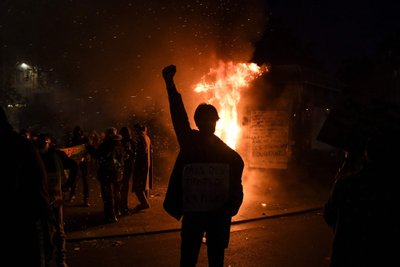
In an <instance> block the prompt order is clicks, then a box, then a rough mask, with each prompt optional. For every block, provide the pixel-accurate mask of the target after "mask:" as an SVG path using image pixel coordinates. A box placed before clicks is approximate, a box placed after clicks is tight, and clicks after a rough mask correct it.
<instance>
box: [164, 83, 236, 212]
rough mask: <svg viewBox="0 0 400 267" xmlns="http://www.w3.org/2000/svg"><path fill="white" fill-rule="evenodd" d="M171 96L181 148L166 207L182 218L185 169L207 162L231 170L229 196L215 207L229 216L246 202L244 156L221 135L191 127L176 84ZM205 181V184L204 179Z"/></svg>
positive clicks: (166, 199)
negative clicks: (210, 133)
mask: <svg viewBox="0 0 400 267" xmlns="http://www.w3.org/2000/svg"><path fill="white" fill-rule="evenodd" d="M168 96H169V102H170V112H171V118H172V122H173V126H174V129H175V133H176V136H177V139H178V142H179V146H180V151H179V154H178V157H177V159H176V162H175V165H174V168H173V171H172V174H171V177H170V180H169V184H168V189H167V193H166V196H165V199H164V203H163V206H164V209H165V211H166V212H168V213H169V214H170V215H171V216H173V217H174V218H176V219H177V220H180V218H181V217H182V215H183V214H184V213H185V209H184V203H183V198H184V196H185V192H183V189H182V188H183V173H184V171H187V168H196V166H201V167H200V169H201V171H203V170H204V169H205V168H207V166H209V168H213V167H214V166H222V168H224V167H225V166H226V167H227V170H228V173H229V178H228V192H227V196H226V198H224V203H223V205H222V206H218V207H215V209H216V210H214V212H215V211H217V212H222V213H227V214H228V215H229V216H234V215H236V214H237V212H238V211H239V208H240V206H241V204H242V202H243V186H242V172H243V168H244V162H243V160H242V158H241V156H240V155H239V154H238V153H237V152H236V151H234V150H233V149H231V148H230V147H229V146H228V145H226V144H225V143H224V142H223V141H222V140H221V139H219V138H218V137H217V136H215V135H211V136H205V135H204V134H203V133H201V132H200V131H197V130H193V129H191V128H190V123H189V119H188V116H187V113H186V110H185V107H184V104H183V102H182V98H181V95H180V94H179V93H178V92H177V91H176V89H175V88H169V91H168ZM215 182H216V181H210V185H211V190H212V184H213V183H215ZM202 183H203V184H204V181H203V182H202ZM216 197H217V196H216ZM219 203H220V202H219ZM210 211H211V210H210Z"/></svg>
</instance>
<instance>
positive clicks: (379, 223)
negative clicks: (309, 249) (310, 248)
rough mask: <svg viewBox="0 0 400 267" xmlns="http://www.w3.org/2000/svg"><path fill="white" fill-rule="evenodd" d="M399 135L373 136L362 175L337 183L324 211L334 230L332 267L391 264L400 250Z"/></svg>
mask: <svg viewBox="0 0 400 267" xmlns="http://www.w3.org/2000/svg"><path fill="white" fill-rule="evenodd" d="M398 138H399V137H398V136H391V135H390V134H384V135H374V137H373V138H372V139H371V140H370V141H369V142H368V144H367V146H366V150H365V156H366V160H365V162H364V164H363V167H362V168H361V169H360V170H359V171H358V172H351V173H349V175H347V176H343V177H341V178H340V179H337V180H336V181H335V184H334V186H333V189H332V192H331V195H330V197H329V199H328V201H327V203H326V204H325V207H324V219H325V221H326V223H327V224H328V225H329V226H330V227H332V229H333V231H334V238H333V242H332V255H331V262H330V266H331V267H338V266H340V267H347V266H349V267H350V266H351V267H354V266H363V267H365V266H391V265H393V263H394V262H397V253H398V251H399V249H400V246H399V242H398V240H399V238H400V219H399V216H398V214H397V211H399V203H400V202H399V197H398V192H399V185H400V183H399V178H398V176H399V175H398V166H397V164H398V152H399V150H400V146H399V139H398Z"/></svg>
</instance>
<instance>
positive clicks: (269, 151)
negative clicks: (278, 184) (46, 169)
mask: <svg viewBox="0 0 400 267" xmlns="http://www.w3.org/2000/svg"><path fill="white" fill-rule="evenodd" d="M288 141H289V119H288V113H287V111H280V110H272V111H252V113H251V124H250V145H251V149H250V167H253V168H266V169H286V168H287V163H288V158H289V156H288Z"/></svg>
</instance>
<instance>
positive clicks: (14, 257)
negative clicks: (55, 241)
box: [0, 107, 53, 267]
mask: <svg viewBox="0 0 400 267" xmlns="http://www.w3.org/2000/svg"><path fill="white" fill-rule="evenodd" d="M0 147H1V153H0V170H1V181H2V182H1V186H2V194H1V200H0V201H1V202H0V203H1V205H2V211H1V212H2V214H3V216H2V218H3V220H2V227H4V228H3V234H2V238H1V240H2V242H3V244H4V245H3V246H2V249H1V250H2V253H3V255H5V256H6V257H8V260H7V261H8V264H9V265H10V266H33V267H36V266H44V263H45V261H44V260H45V255H47V254H48V253H49V250H51V245H52V243H51V234H52V233H53V224H52V218H53V216H52V210H51V207H50V198H49V193H48V185H47V175H46V170H45V167H44V164H43V161H42V159H41V158H40V155H39V153H38V151H37V149H36V148H35V147H34V145H33V144H32V143H31V142H30V141H29V140H27V139H26V138H25V137H22V136H21V135H20V134H19V133H17V132H16V131H14V129H13V128H12V126H11V125H10V123H9V122H8V120H7V117H6V114H5V112H4V110H3V108H2V107H0ZM46 248H47V249H48V250H47V251H46ZM4 260H5V259H3V261H4ZM3 264H4V263H3Z"/></svg>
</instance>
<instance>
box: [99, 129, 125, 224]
mask: <svg viewBox="0 0 400 267" xmlns="http://www.w3.org/2000/svg"><path fill="white" fill-rule="evenodd" d="M121 140H122V137H121V136H120V135H119V134H117V129H116V128H114V127H110V128H108V129H107V130H106V136H105V138H104V140H103V142H102V143H101V144H100V145H99V148H98V149H97V152H96V154H97V155H96V157H97V159H98V161H99V168H98V170H97V179H98V180H99V181H100V190H101V197H102V199H103V207H104V219H105V221H106V222H107V223H113V222H117V221H118V219H117V216H118V215H120V210H119V209H120V200H121V195H120V187H121V181H122V174H123V167H124V165H123V164H124V148H123V147H122V144H121Z"/></svg>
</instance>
